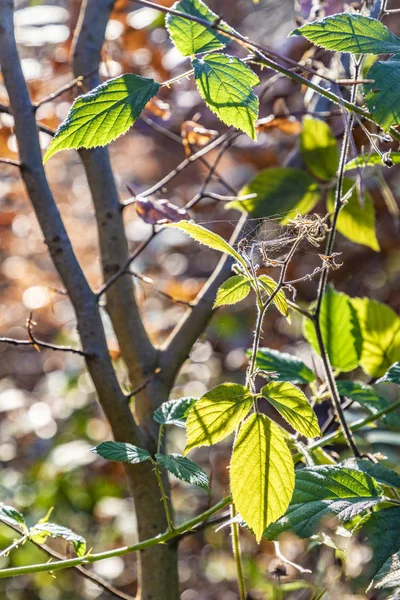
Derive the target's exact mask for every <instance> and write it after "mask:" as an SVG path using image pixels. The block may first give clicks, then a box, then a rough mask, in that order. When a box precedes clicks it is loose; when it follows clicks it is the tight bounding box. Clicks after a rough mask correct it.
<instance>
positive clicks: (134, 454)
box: [91, 442, 151, 465]
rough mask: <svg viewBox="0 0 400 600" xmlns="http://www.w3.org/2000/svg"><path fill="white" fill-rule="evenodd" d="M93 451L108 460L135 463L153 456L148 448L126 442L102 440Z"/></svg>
mask: <svg viewBox="0 0 400 600" xmlns="http://www.w3.org/2000/svg"><path fill="white" fill-rule="evenodd" d="M91 452H93V454H98V455H99V456H102V457H103V458H105V459H106V460H115V461H116V462H124V463H132V464H133V465H135V464H137V463H140V462H144V461H145V460H149V459H150V458H151V456H150V454H149V453H148V452H147V450H144V449H143V448H138V447H137V446H133V444H126V443H124V442H102V443H101V444H99V446H96V448H92V450H91Z"/></svg>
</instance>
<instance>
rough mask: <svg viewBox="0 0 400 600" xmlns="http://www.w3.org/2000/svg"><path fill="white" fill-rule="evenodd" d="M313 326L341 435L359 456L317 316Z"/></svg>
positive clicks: (355, 454)
mask: <svg viewBox="0 0 400 600" xmlns="http://www.w3.org/2000/svg"><path fill="white" fill-rule="evenodd" d="M314 326H315V333H316V336H317V341H318V346H319V351H320V353H321V358H322V363H323V366H324V371H325V377H326V380H327V383H328V388H329V392H330V395H331V398H332V402H333V406H334V409H335V412H336V415H337V417H338V419H339V422H340V425H341V428H342V431H343V435H344V437H345V438H346V441H347V444H348V445H349V447H350V449H351V451H352V452H353V454H354V456H355V457H356V458H360V457H361V454H360V452H359V450H358V448H357V445H356V443H355V441H354V437H353V434H352V432H351V430H350V428H349V425H348V423H347V421H346V418H345V416H344V412H343V409H342V405H341V402H340V395H339V392H338V389H337V385H336V381H335V377H334V375H333V372H332V366H331V363H330V361H329V356H328V353H327V351H326V348H325V344H324V341H323V339H322V333H321V327H320V324H319V321H318V318H314Z"/></svg>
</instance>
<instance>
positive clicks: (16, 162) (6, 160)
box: [0, 158, 21, 168]
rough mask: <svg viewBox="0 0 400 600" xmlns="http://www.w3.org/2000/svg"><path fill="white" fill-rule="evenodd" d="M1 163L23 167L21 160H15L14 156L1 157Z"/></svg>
mask: <svg viewBox="0 0 400 600" xmlns="http://www.w3.org/2000/svg"><path fill="white" fill-rule="evenodd" d="M0 163H1V164H3V165H10V166H13V167H18V168H21V163H20V162H19V160H13V159H12V158H0Z"/></svg>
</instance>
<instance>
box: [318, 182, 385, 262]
mask: <svg viewBox="0 0 400 600" xmlns="http://www.w3.org/2000/svg"><path fill="white" fill-rule="evenodd" d="M351 188H353V190H352V192H351V195H350V196H349V197H348V198H347V201H346V204H345V205H344V206H343V208H342V209H341V210H340V213H339V218H338V220H337V230H338V231H339V232H340V233H341V234H342V235H344V236H345V237H346V238H347V239H349V240H351V241H352V242H355V243H356V244H363V245H364V246H368V247H369V248H372V250H375V252H379V250H380V248H379V242H378V240H377V239H376V232H375V211H374V204H373V201H372V198H371V196H370V195H369V193H368V192H367V191H366V190H365V191H364V206H362V205H361V199H360V197H359V194H358V189H357V186H355V185H354V181H352V180H351V179H345V180H344V182H343V196H344V195H346V194H347V192H349V191H350V189H351ZM327 208H328V210H329V212H331V213H333V210H334V198H333V194H332V193H331V194H329V195H328V201H327Z"/></svg>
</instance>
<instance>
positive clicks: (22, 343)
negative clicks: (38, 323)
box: [0, 337, 89, 356]
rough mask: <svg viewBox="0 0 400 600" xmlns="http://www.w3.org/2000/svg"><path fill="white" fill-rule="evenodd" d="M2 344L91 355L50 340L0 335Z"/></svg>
mask: <svg viewBox="0 0 400 600" xmlns="http://www.w3.org/2000/svg"><path fill="white" fill-rule="evenodd" d="M0 343H1V344H10V345H11V346H39V348H48V349H49V350H55V351H56V352H71V353H72V354H79V356H89V354H88V353H87V352H84V351H83V350H78V348H72V347H71V346H57V345H56V344H49V343H48V342H42V341H41V340H37V339H36V338H35V339H34V340H17V339H14V338H9V337H0Z"/></svg>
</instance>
